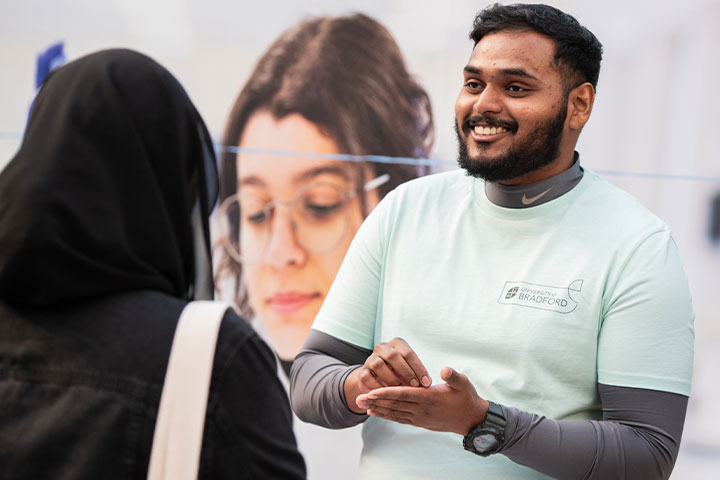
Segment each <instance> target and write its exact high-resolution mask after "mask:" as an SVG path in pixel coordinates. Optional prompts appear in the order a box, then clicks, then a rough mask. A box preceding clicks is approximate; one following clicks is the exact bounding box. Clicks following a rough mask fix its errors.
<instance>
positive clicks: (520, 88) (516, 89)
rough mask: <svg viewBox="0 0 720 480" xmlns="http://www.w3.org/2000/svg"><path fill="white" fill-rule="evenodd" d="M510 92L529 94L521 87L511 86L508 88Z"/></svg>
mask: <svg viewBox="0 0 720 480" xmlns="http://www.w3.org/2000/svg"><path fill="white" fill-rule="evenodd" d="M508 90H510V91H511V92H514V93H524V92H527V90H526V89H525V88H524V87H521V86H520V85H510V86H509V87H508Z"/></svg>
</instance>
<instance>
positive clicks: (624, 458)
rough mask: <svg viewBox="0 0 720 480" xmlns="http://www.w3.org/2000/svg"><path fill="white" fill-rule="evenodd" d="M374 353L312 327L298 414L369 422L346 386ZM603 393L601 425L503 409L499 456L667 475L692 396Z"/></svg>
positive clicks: (567, 469)
mask: <svg viewBox="0 0 720 480" xmlns="http://www.w3.org/2000/svg"><path fill="white" fill-rule="evenodd" d="M371 353H372V352H371V351H370V350H367V349H364V348H360V347H358V346H355V345H352V344H350V343H347V342H344V341H342V340H339V339H337V338H335V337H332V336H330V335H327V334H324V333H322V332H318V331H315V330H311V331H310V335H309V336H308V338H307V340H306V341H305V344H304V345H303V348H302V350H301V351H300V353H299V354H298V356H297V357H296V359H295V362H294V363H293V367H292V371H291V379H290V400H291V403H292V407H293V410H294V411H295V413H296V414H297V416H298V417H299V418H300V419H301V420H303V421H306V422H310V423H314V424H317V425H321V426H324V427H328V428H345V427H350V426H353V425H356V424H358V423H360V422H363V421H364V420H365V419H367V418H368V416H367V415H359V414H356V413H354V412H352V411H351V410H350V409H349V408H348V406H347V402H346V400H345V391H344V383H345V378H346V377H347V376H348V374H349V373H350V372H351V371H352V370H354V369H355V368H358V367H359V366H360V365H362V364H363V363H364V362H365V360H366V359H367V357H368V356H370V354H371ZM598 392H599V395H600V400H601V402H602V405H603V420H602V421H590V420H588V421H575V420H560V421H558V420H553V419H549V418H545V417H542V416H538V415H535V414H532V413H528V412H524V411H522V410H519V409H517V408H513V407H508V406H503V407H502V408H503V412H504V413H505V418H506V420H507V425H506V428H505V444H504V446H503V448H502V450H500V453H502V454H503V455H505V456H507V457H508V458H510V459H511V460H513V461H514V462H516V463H519V464H522V465H525V466H527V467H530V468H532V469H534V470H537V471H539V472H541V473H544V474H546V475H550V476H552V477H555V478H559V479H566V478H567V479H577V478H581V479H592V480H595V479H614V480H617V479H625V478H628V479H634V478H643V479H655V478H658V479H660V478H668V477H669V476H670V472H671V471H672V467H673V465H674V463H675V459H676V458H677V453H678V449H679V447H680V438H681V436H682V428H683V423H684V421H685V412H686V409H687V400H688V399H687V397H685V396H683V395H678V394H674V393H669V392H660V391H654V390H645V389H640V388H629V387H618V386H612V385H603V384H598ZM458 448H462V446H461V444H460V443H458Z"/></svg>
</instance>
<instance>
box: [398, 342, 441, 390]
mask: <svg viewBox="0 0 720 480" xmlns="http://www.w3.org/2000/svg"><path fill="white" fill-rule="evenodd" d="M393 341H394V342H395V343H394V346H395V349H396V350H398V351H399V352H400V354H401V355H402V356H403V358H404V359H405V362H406V363H407V365H408V366H409V367H410V368H411V369H412V371H413V375H414V376H415V378H417V379H418V381H419V382H420V384H421V385H422V386H423V387H429V386H430V385H432V379H431V378H430V374H429V373H428V371H427V368H425V365H424V364H423V363H422V362H421V361H420V357H418V356H417V353H415V350H413V349H412V348H410V345H408V343H407V342H406V341H405V340H403V339H402V338H395V339H393Z"/></svg>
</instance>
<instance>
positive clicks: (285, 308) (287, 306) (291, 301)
mask: <svg viewBox="0 0 720 480" xmlns="http://www.w3.org/2000/svg"><path fill="white" fill-rule="evenodd" d="M319 297H320V294H319V293H301V292H295V291H291V292H278V293H276V294H275V295H273V296H272V297H270V299H269V300H268V304H269V306H270V309H271V310H273V311H274V312H275V313H281V314H286V313H293V312H296V311H298V310H300V309H301V308H303V307H304V306H305V305H307V304H308V303H310V302H311V301H313V300H314V299H316V298H319Z"/></svg>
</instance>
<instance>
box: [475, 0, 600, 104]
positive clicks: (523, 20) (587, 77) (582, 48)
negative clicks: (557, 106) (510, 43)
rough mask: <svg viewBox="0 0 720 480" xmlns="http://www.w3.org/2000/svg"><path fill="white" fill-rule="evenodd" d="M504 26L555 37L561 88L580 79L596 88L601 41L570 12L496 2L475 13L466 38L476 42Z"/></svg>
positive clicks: (568, 89) (580, 81) (578, 81)
mask: <svg viewBox="0 0 720 480" xmlns="http://www.w3.org/2000/svg"><path fill="white" fill-rule="evenodd" d="M505 30H531V31H534V32H537V33H540V34H542V35H545V36H547V37H550V38H551V39H553V40H555V45H556V46H555V57H554V62H555V66H556V69H557V70H558V72H560V74H561V75H562V77H563V83H564V84H565V90H566V91H570V90H571V89H573V88H575V87H577V86H578V85H580V84H582V83H584V82H589V83H590V84H591V85H592V86H593V88H595V89H597V82H598V77H599V76H600V62H601V61H602V44H601V43H600V41H599V40H598V39H597V37H595V35H594V34H593V33H592V32H591V31H590V30H588V29H587V28H585V27H584V26H582V25H581V24H580V22H578V21H577V20H576V19H575V17H573V16H572V15H569V14H567V13H565V12H563V11H561V10H558V9H557V8H555V7H551V6H549V5H542V4H521V3H518V4H513V5H500V4H499V3H496V4H494V5H492V6H490V7H487V8H485V9H484V10H481V11H480V12H479V13H478V14H477V15H476V16H475V21H474V22H473V29H472V31H471V32H470V39H471V40H473V41H474V42H475V45H477V43H478V42H479V41H480V39H482V38H483V37H484V36H485V35H489V34H491V33H497V32H501V31H505Z"/></svg>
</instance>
